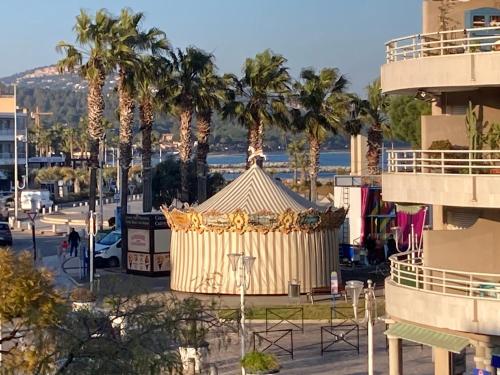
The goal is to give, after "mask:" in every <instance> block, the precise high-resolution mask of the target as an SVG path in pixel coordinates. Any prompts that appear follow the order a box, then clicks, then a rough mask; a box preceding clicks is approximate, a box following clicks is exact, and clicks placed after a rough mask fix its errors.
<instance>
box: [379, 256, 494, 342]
mask: <svg viewBox="0 0 500 375" xmlns="http://www.w3.org/2000/svg"><path fill="white" fill-rule="evenodd" d="M390 262H391V275H390V276H389V277H388V278H387V279H386V282H385V286H386V310H387V312H388V313H389V314H390V315H391V316H392V317H394V318H398V319H402V320H407V321H411V322H415V323H419V324H424V325H428V326H432V327H437V328H443V329H451V330H457V331H462V332H472V333H481V334H490V335H500V325H499V324H498V322H499V321H500V274H487V273H476V272H464V271H455V270H451V269H443V268H433V267H426V266H424V261H423V259H422V258H421V257H420V254H419V253H417V252H408V253H401V254H396V255H393V256H392V257H391V258H390Z"/></svg>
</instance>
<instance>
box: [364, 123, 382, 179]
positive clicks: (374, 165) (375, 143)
mask: <svg viewBox="0 0 500 375" xmlns="http://www.w3.org/2000/svg"><path fill="white" fill-rule="evenodd" d="M367 138H368V139H367V145H368V150H367V151H366V161H367V163H368V174H369V175H379V174H380V151H381V149H382V141H383V136H382V127H381V126H380V124H373V125H372V126H371V127H370V129H369V130H368V137H367Z"/></svg>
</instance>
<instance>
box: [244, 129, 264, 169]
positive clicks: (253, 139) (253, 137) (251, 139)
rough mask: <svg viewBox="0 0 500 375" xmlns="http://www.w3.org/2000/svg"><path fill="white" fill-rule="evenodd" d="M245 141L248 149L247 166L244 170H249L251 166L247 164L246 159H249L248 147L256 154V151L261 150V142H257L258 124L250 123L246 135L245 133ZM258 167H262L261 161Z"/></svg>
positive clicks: (250, 163) (257, 160)
mask: <svg viewBox="0 0 500 375" xmlns="http://www.w3.org/2000/svg"><path fill="white" fill-rule="evenodd" d="M247 141H248V148H247V162H246V163H247V165H246V168H247V169H248V168H250V166H251V165H252V164H253V161H252V162H249V160H248V158H249V157H250V150H249V148H250V147H253V149H254V150H255V151H256V152H257V151H258V150H260V149H262V140H260V141H259V124H258V123H257V122H254V123H252V124H251V125H250V126H249V127H248V133H247ZM256 162H257V164H259V159H258V158H256ZM259 166H260V167H262V161H261V162H260V164H259Z"/></svg>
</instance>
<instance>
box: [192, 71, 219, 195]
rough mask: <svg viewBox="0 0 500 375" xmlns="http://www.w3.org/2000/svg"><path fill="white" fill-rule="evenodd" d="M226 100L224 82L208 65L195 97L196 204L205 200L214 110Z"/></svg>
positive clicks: (201, 77)
mask: <svg viewBox="0 0 500 375" xmlns="http://www.w3.org/2000/svg"><path fill="white" fill-rule="evenodd" d="M225 99H226V90H225V83H224V80H223V79H222V78H221V77H219V76H218V75H217V74H216V73H215V66H214V64H212V63H208V64H207V65H206V67H205V69H204V70H203V71H202V73H201V75H200V86H199V88H198V90H197V92H196V96H195V108H196V130H197V133H198V146H197V148H196V174H197V180H198V203H202V202H204V201H205V200H206V199H207V174H208V163H207V155H208V152H209V151H210V145H209V143H208V138H209V137H210V129H211V124H212V114H213V112H214V110H217V111H219V110H220V109H221V105H222V103H223V101H224V100H225Z"/></svg>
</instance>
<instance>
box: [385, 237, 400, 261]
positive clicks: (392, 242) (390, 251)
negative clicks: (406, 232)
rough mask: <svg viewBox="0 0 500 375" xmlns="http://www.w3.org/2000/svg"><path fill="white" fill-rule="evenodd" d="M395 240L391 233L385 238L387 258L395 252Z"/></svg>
mask: <svg viewBox="0 0 500 375" xmlns="http://www.w3.org/2000/svg"><path fill="white" fill-rule="evenodd" d="M397 251H398V250H397V247H396V240H395V239H394V236H393V235H392V234H390V235H389V238H388V239H387V258H389V257H390V256H391V255H394V254H396V253H397Z"/></svg>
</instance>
